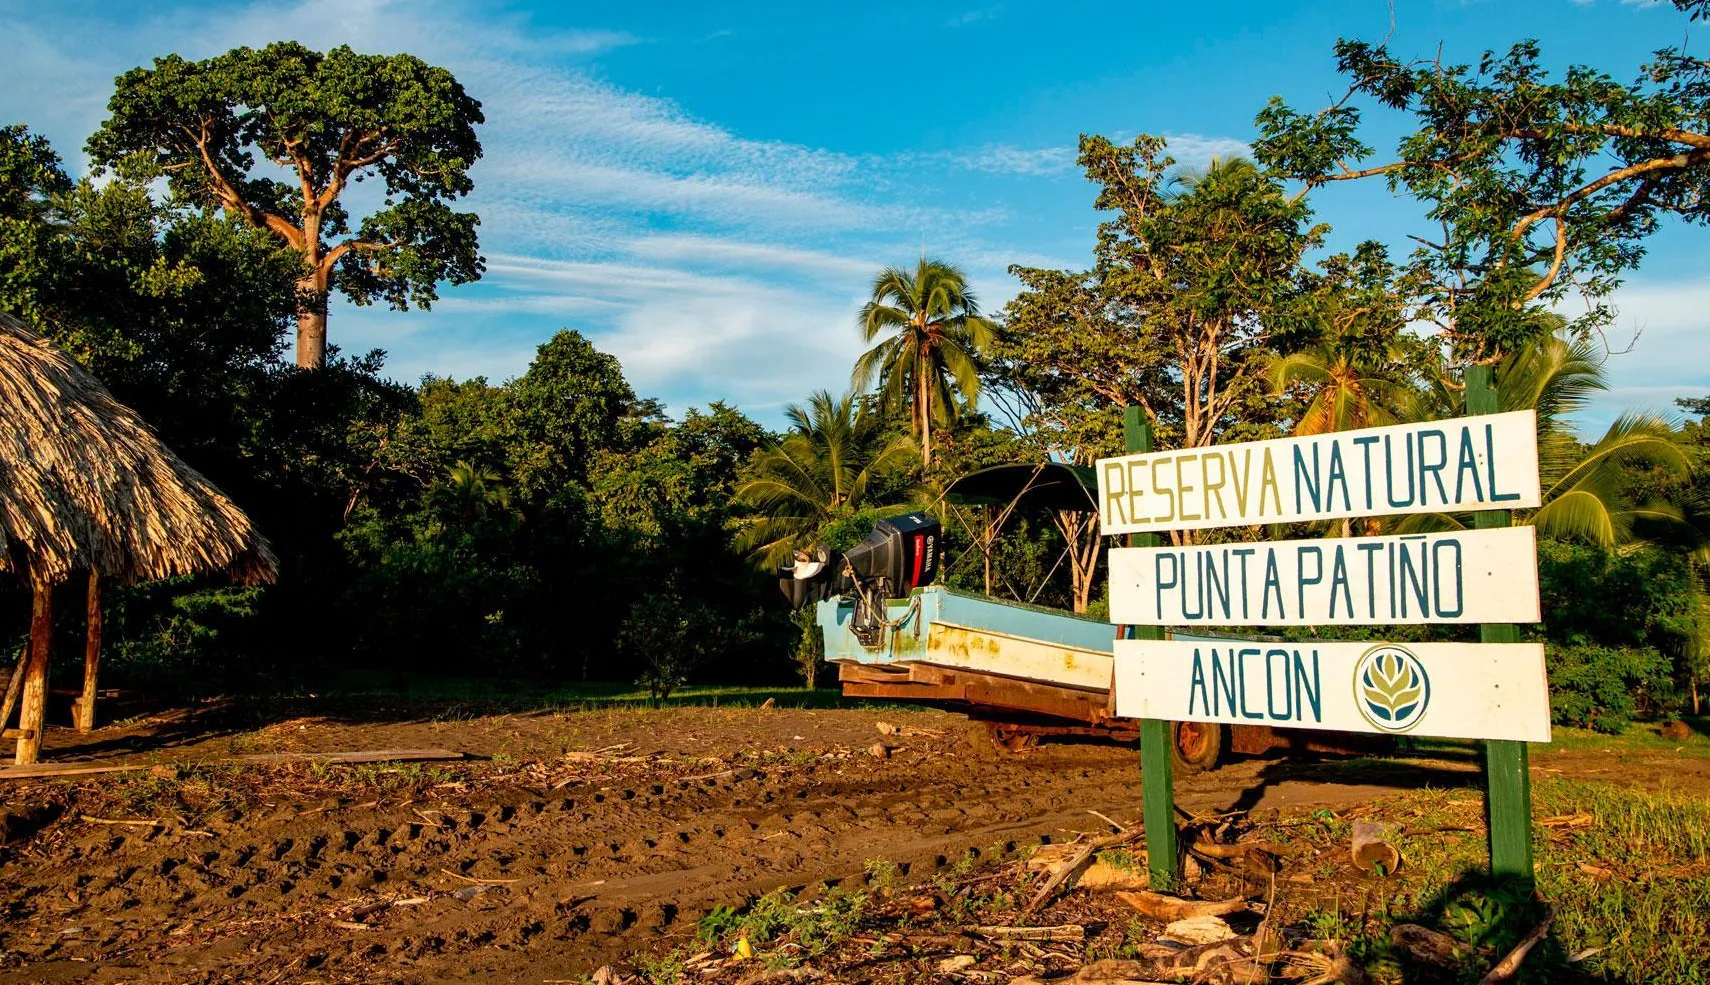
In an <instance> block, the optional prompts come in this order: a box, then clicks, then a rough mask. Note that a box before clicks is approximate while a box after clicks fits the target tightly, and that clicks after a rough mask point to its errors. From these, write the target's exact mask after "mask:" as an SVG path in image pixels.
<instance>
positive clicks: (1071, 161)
mask: <svg viewBox="0 0 1710 985" xmlns="http://www.w3.org/2000/svg"><path fill="white" fill-rule="evenodd" d="M952 159H953V160H954V161H955V163H956V164H958V165H960V166H961V167H964V168H967V169H968V170H970V171H985V172H989V173H994V174H1022V175H1059V174H1073V173H1074V171H1075V148H1073V147H1034V148H1021V147H1010V146H1008V145H1005V144H998V145H995V146H991V147H985V148H981V149H980V150H977V151H974V152H972V153H969V154H957V155H954V157H953V158H952Z"/></svg>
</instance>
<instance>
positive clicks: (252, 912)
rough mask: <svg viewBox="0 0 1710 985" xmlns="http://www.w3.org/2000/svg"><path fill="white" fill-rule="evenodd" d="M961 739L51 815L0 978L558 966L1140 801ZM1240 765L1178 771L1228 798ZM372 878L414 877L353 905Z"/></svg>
mask: <svg viewBox="0 0 1710 985" xmlns="http://www.w3.org/2000/svg"><path fill="white" fill-rule="evenodd" d="M973 748H974V747H973V746H972V745H970V744H964V743H961V742H957V741H954V740H947V741H944V742H939V743H936V744H926V745H924V746H922V747H919V748H916V749H914V750H912V751H910V752H908V753H905V754H900V755H898V756H896V757H894V758H892V759H889V760H887V761H883V762H880V761H876V760H871V759H868V758H867V757H865V756H859V755H857V756H854V757H851V758H846V759H841V760H832V761H826V760H821V761H818V762H815V763H810V764H806V765H800V766H784V767H778V768H775V769H766V770H761V769H742V770H737V771H735V772H730V773H727V774H724V775H720V776H716V777H701V778H682V777H678V776H675V775H672V774H671V773H670V772H669V771H668V770H660V769H644V770H640V771H637V772H635V773H634V774H633V775H625V776H623V777H622V778H621V779H610V778H603V779H601V780H599V781H595V782H589V783H574V784H571V785H569V786H566V787H565V788H564V789H561V790H556V791H546V790H539V789H529V788H526V787H520V786H514V785H505V784H489V783H483V782H482V781H480V780H479V779H474V780H471V781H470V783H469V785H468V786H469V789H468V790H466V791H460V792H457V793H454V794H447V795H446V796H443V797H436V798H434V799H432V800H431V801H421V802H406V803H402V804H397V805H391V806H387V805H382V804H374V805H359V806H355V807H333V808H319V809H309V810H307V811H305V810H303V809H301V808H299V807H297V806H292V805H289V804H284V803H278V804H275V805H273V806H270V807H264V808H262V809H258V810H254V811H249V812H246V813H239V812H237V811H235V810H234V811H231V812H228V813H227V814H226V815H225V816H223V817H219V818H217V819H214V820H211V821H209V822H206V823H205V824H204V828H203V829H202V830H201V831H199V832H197V831H186V830H184V829H183V828H182V827H175V826H171V825H168V826H166V827H163V828H138V827H128V826H100V825H83V826H79V824H78V822H76V821H71V820H67V821H63V822H61V824H62V825H63V826H65V833H64V834H63V836H61V837H59V838H58V840H57V841H54V842H53V843H52V845H51V850H45V849H44V850H42V851H35V852H32V851H29V850H27V848H26V850H12V851H10V853H9V855H8V857H7V858H6V860H5V861H4V863H0V907H3V909H0V951H4V952H5V953H4V955H3V956H0V983H9V982H20V983H21V982H26V981H27V982H37V981H43V982H45V981H67V982H71V981H79V982H81V981H88V982H121V981H125V982H151V983H152V982H240V981H241V982H246V983H249V982H267V981H297V980H303V979H305V978H312V979H315V980H320V981H327V982H333V981H347V980H348V981H363V982H377V981H404V982H434V981H442V980H449V979H455V980H460V981H495V982H497V981H507V982H508V981H529V980H533V981H540V980H543V979H554V978H557V979H565V978H569V979H573V978H575V977H577V976H578V975H580V974H583V973H586V972H588V971H590V970H592V969H593V968H595V967H597V966H598V965H599V964H602V963H605V962H607V961H611V960H616V959H620V958H622V957H624V956H625V955H627V954H630V953H633V952H636V951H640V950H655V951H656V950H659V949H661V948H663V947H665V946H668V945H667V943H666V942H665V941H662V940H661V938H673V939H675V938H679V937H689V936H692V935H693V932H694V928H695V925H696V922H697V921H698V920H699V919H700V918H701V917H702V916H704V915H705V914H707V913H708V912H710V911H711V910H712V909H713V908H715V907H717V906H721V905H739V904H741V903H743V902H745V901H746V900H748V899H750V898H752V897H754V896H758V895H761V894H763V893H766V892H769V891H771V890H775V889H778V888H781V887H783V888H790V889H807V890H809V891H812V890H813V889H814V887H816V886H817V885H819V884H820V883H829V884H832V885H836V884H840V883H842V884H851V882H852V881H853V882H859V881H860V880H863V879H864V878H865V877H866V876H865V872H866V867H867V863H868V862H869V861H870V860H881V859H882V860H885V861H889V862H891V863H894V864H896V866H897V867H898V871H899V873H900V874H902V875H903V876H904V877H905V878H906V879H921V878H925V877H928V876H930V875H931V874H932V873H934V872H936V871H938V870H939V869H941V868H943V867H945V866H947V865H952V864H954V863H955V862H956V861H958V860H960V859H961V858H962V857H963V856H964V854H965V853H967V852H970V851H972V852H976V853H985V852H988V851H989V850H992V849H995V850H996V851H998V852H1000V853H1001V852H1009V851H1013V850H1015V849H1016V848H1017V847H1021V846H1027V845H1031V844H1034V843H1037V842H1038V841H1039V840H1040V839H1041V838H1051V837H1061V836H1063V835H1064V834H1065V832H1067V831H1076V830H1080V831H1086V830H1094V829H1097V828H1099V827H1100V825H1101V822H1099V821H1098V820H1097V819H1095V818H1093V817H1092V816H1091V815H1090V814H1089V813H1088V811H1089V810H1098V811H1102V812H1104V813H1106V814H1111V815H1112V816H1115V817H1118V818H1122V817H1125V816H1133V815H1135V814H1137V813H1138V809H1139V789H1140V787H1139V769H1138V763H1137V761H1136V757H1135V756H1134V754H1133V753H1132V751H1128V750H1123V749H1118V748H1108V747H1102V748H1101V747H1077V746H1062V747H1054V746H1046V747H1043V748H1041V749H1039V750H1037V751H1035V752H1034V753H1031V754H1029V755H1027V756H1024V757H1005V758H1001V759H1000V758H995V757H994V756H993V755H992V754H990V753H984V754H981V753H979V752H974V753H973V754H970V750H971V749H973ZM1243 776H1245V777H1247V778H1250V777H1251V771H1246V772H1245V773H1244V774H1243V773H1242V772H1240V771H1237V772H1235V773H1231V774H1226V775H1219V776H1216V777H1196V778H1187V779H1184V781H1183V782H1182V783H1180V784H1178V790H1179V791H1180V793H1181V799H1182V801H1183V802H1184V803H1186V804H1188V805H1190V806H1193V805H1195V804H1196V801H1197V802H1198V804H1199V805H1202V806H1212V805H1214V804H1216V805H1217V806H1221V803H1226V802H1227V800H1228V795H1229V793H1230V791H1231V790H1232V789H1237V788H1239V786H1240V785H1241V784H1242V783H1244V782H1245V780H1244V779H1243ZM448 872H449V873H455V874H456V875H455V876H453V875H448V874H447V873H448ZM482 880H486V882H483V881H482ZM478 885H487V886H490V887H492V888H489V889H486V890H479V891H478V890H475V889H473V887H475V886H478ZM458 890H462V891H463V895H464V896H467V897H468V898H467V899H459V898H458V896H457V895H455V893H456V891H458ZM382 896H389V897H393V898H420V897H428V899H427V901H426V902H423V903H420V904H415V905H409V906H393V907H391V908H389V909H385V910H381V911H376V912H374V913H372V914H370V915H365V916H363V917H362V922H361V923H360V924H358V923H356V922H355V921H353V920H350V919H349V916H350V914H349V911H350V909H351V907H352V905H353V903H356V902H360V901H364V900H375V899H378V898H380V897H382ZM341 914H342V915H343V916H344V917H345V920H346V922H345V924H344V925H342V926H341V925H339V924H338V923H335V920H337V919H338V918H339V917H340V915H341ZM79 959H80V960H79Z"/></svg>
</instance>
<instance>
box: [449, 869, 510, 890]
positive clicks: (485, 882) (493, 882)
mask: <svg viewBox="0 0 1710 985" xmlns="http://www.w3.org/2000/svg"><path fill="white" fill-rule="evenodd" d="M439 871H441V872H443V873H445V874H446V875H448V876H450V877H451V878H453V879H462V880H463V881H464V882H467V883H470V884H471V885H475V886H504V885H508V884H510V883H513V882H522V880H521V879H476V878H473V877H471V876H466V875H464V874H463V873H461V872H453V871H451V870H450V869H440V870H439Z"/></svg>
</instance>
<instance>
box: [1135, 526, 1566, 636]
mask: <svg viewBox="0 0 1710 985" xmlns="http://www.w3.org/2000/svg"><path fill="white" fill-rule="evenodd" d="M1538 619H1539V614H1538V553H1537V540H1536V536H1535V534H1534V533H1533V530H1532V528H1531V527H1502V528H1498V529H1491V530H1457V531H1454V532H1452V533H1436V534H1412V535H1408V536H1399V537H1357V538H1346V539H1340V538H1339V539H1327V540H1281V541H1261V542H1258V543H1235V544H1215V545H1205V546H1198V547H1113V548H1111V549H1110V620H1111V622H1116V623H1125V624H1127V625H1131V626H1356V625H1358V626H1375V625H1394V624H1400V623H1438V622H1441V623H1481V622H1519V623H1534V622H1537V621H1538Z"/></svg>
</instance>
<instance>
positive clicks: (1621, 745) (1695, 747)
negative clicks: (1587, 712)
mask: <svg viewBox="0 0 1710 985" xmlns="http://www.w3.org/2000/svg"><path fill="white" fill-rule="evenodd" d="M1686 723H1687V725H1688V727H1689V728H1690V729H1691V732H1692V734H1691V735H1689V736H1687V737H1686V738H1685V739H1665V738H1663V737H1662V736H1661V735H1660V734H1658V731H1659V729H1660V728H1661V726H1660V725H1658V724H1655V723H1647V724H1641V725H1634V726H1633V727H1631V728H1629V729H1627V730H1626V731H1625V732H1622V733H1621V734H1620V735H1606V734H1604V733H1602V732H1592V731H1590V730H1588V729H1577V728H1563V727H1561V726H1559V725H1558V726H1556V727H1555V728H1554V729H1552V730H1551V732H1550V739H1551V741H1550V742H1548V743H1539V742H1534V743H1532V751H1533V752H1534V753H1539V752H1544V753H1548V752H1611V753H1629V752H1633V753H1652V754H1657V755H1681V756H1693V757H1710V717H1703V716H1700V717H1697V718H1688V719H1686Z"/></svg>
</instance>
